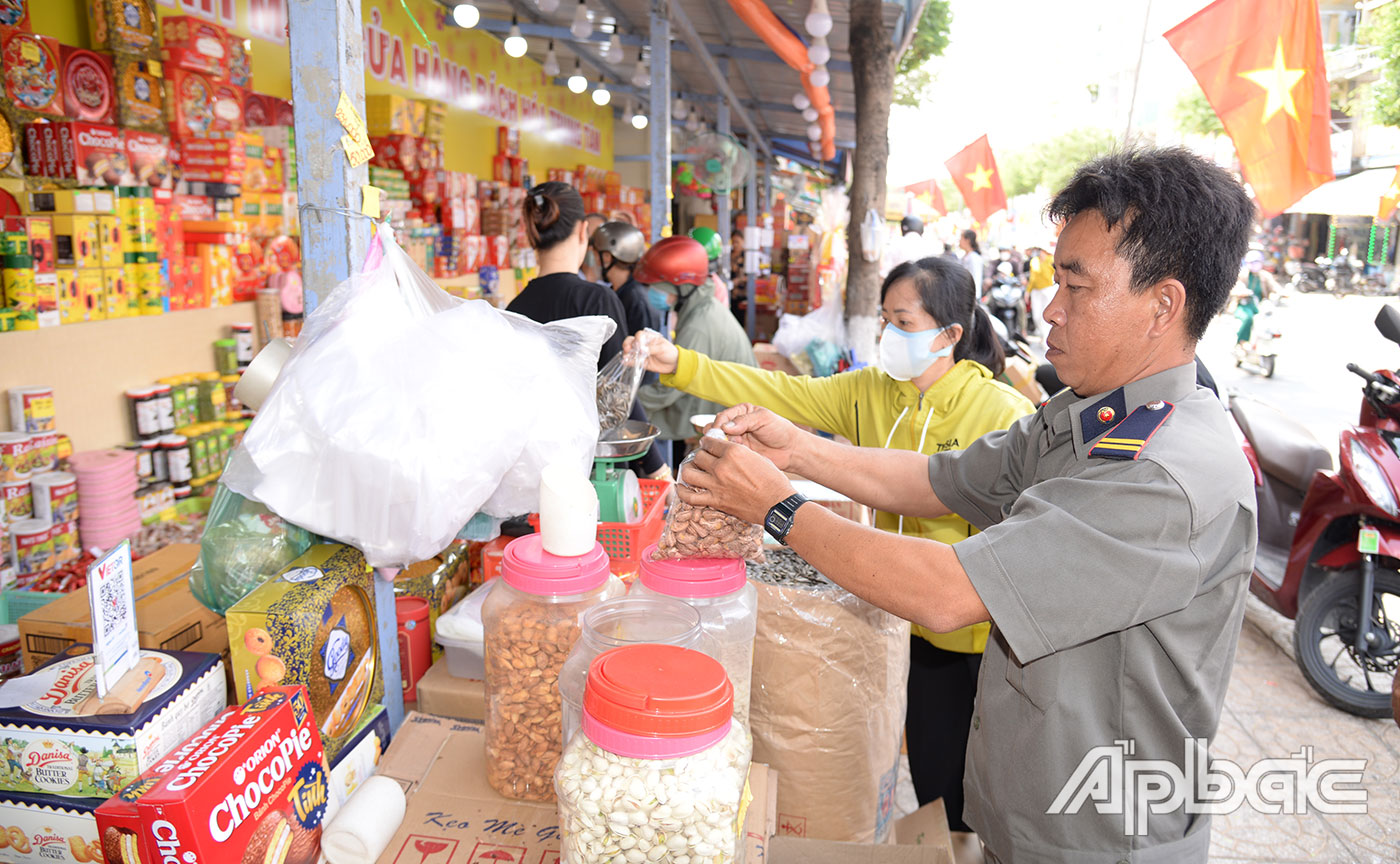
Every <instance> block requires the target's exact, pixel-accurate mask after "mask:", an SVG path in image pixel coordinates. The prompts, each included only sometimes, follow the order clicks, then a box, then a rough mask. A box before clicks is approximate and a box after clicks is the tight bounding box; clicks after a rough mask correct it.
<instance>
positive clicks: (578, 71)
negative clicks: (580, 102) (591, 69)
mask: <svg viewBox="0 0 1400 864" xmlns="http://www.w3.org/2000/svg"><path fill="white" fill-rule="evenodd" d="M587 89H588V79H587V78H585V77H583V66H582V65H580V63H579V61H578V58H577V57H575V58H574V74H572V75H570V76H569V90H570V91H572V92H574V93H583V91H585V90H587Z"/></svg>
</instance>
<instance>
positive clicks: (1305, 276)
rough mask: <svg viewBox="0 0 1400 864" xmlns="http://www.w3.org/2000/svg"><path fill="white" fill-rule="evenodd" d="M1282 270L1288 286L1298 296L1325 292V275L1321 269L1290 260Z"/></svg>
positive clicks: (1304, 262)
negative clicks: (1286, 275)
mask: <svg viewBox="0 0 1400 864" xmlns="http://www.w3.org/2000/svg"><path fill="white" fill-rule="evenodd" d="M1318 260H1319V261H1326V260H1327V259H1326V258H1319V259H1318ZM1283 269H1284V272H1285V273H1287V274H1288V286H1289V287H1290V288H1291V289H1293V290H1294V291H1296V292H1298V293H1300V294H1310V293H1312V292H1313V291H1326V290H1327V274H1326V272H1324V271H1323V269H1322V267H1320V266H1318V265H1317V264H1315V263H1309V262H1307V261H1302V260H1298V259H1290V260H1289V261H1287V262H1286V263H1285V264H1284V265H1283Z"/></svg>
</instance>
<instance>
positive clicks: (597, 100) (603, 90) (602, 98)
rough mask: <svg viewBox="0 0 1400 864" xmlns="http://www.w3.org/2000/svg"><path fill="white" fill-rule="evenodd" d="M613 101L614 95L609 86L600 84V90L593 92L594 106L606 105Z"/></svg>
mask: <svg viewBox="0 0 1400 864" xmlns="http://www.w3.org/2000/svg"><path fill="white" fill-rule="evenodd" d="M611 101H612V93H611V92H609V90H608V85H606V84H599V85H598V89H597V90H594V91H593V104H594V105H606V104H608V103H609V102H611Z"/></svg>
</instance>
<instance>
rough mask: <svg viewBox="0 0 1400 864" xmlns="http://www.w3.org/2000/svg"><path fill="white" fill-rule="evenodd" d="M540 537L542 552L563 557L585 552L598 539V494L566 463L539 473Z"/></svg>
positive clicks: (548, 466)
mask: <svg viewBox="0 0 1400 864" xmlns="http://www.w3.org/2000/svg"><path fill="white" fill-rule="evenodd" d="M540 534H541V535H542V536H541V538H540V540H541V542H542V544H543V545H544V551H546V552H548V553H549V554H551V555H558V556H560V557H563V558H574V557H577V556H579V555H587V554H588V553H589V552H592V551H593V546H594V545H595V544H596V543H597V542H598V493H597V492H595V491H594V490H593V484H592V483H590V482H588V478H587V477H585V476H583V475H581V474H579V472H578V470H577V469H575V468H572V467H570V466H567V465H547V466H545V469H544V470H543V471H541V472H540Z"/></svg>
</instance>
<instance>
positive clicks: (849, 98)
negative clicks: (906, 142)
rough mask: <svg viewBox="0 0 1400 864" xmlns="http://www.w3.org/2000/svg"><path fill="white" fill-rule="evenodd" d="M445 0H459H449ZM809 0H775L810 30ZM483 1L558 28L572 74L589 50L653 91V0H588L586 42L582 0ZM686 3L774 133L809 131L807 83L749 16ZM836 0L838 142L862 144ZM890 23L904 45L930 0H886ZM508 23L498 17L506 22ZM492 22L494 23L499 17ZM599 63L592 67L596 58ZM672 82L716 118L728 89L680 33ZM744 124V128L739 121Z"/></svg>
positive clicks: (620, 81) (618, 84)
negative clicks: (614, 44) (579, 28)
mask: <svg viewBox="0 0 1400 864" xmlns="http://www.w3.org/2000/svg"><path fill="white" fill-rule="evenodd" d="M442 2H443V4H444V5H445V6H450V5H451V0H442ZM808 5H809V4H808V3H806V2H797V3H784V4H770V8H771V9H772V11H773V12H774V13H775V14H776V15H777V16H778V17H779V18H780V19H781V20H782V22H783V23H784V24H785V25H786V26H787V27H788V28H790V29H791V30H792V31H793V32H794V33H797V34H798V35H799V36H801V37H802V38H803V39H804V40H807V37H806V32H805V30H804V28H803V19H804V18H805V17H806V15H807V11H808ZM477 6H478V7H479V8H480V10H481V14H482V18H483V19H494V21H495V22H503V21H509V20H510V17H511V16H512V15H518V16H519V19H520V24H521V29H522V30H523V31H524V32H525V35H526V36H527V37H528V36H532V35H534V34H536V33H538V34H540V35H549V36H553V37H555V49H556V52H557V53H558V56H559V62H560V65H561V67H562V68H563V70H564V73H563V74H564V75H567V74H568V70H569V69H570V68H572V66H573V56H575V54H574V52H577V56H580V57H581V58H582V60H583V64H584V71H585V73H586V74H588V75H589V77H590V78H592V77H593V75H594V73H595V72H597V71H599V70H602V71H603V72H605V73H606V74H607V75H608V77H609V82H610V83H609V87H610V89H612V90H613V92H614V93H617V94H619V95H622V96H624V97H625V96H629V95H630V96H632V97H633V98H636V99H638V100H639V101H640V102H641V103H643V104H644V103H645V102H646V101H647V95H648V94H647V92H646V90H645V89H644V88H642V89H639V88H634V87H632V85H631V84H630V81H631V78H632V72H633V69H634V67H635V65H636V62H637V56H638V51H639V50H640V51H641V52H642V55H643V57H644V58H649V57H650V48H649V46H648V45H647V44H646V43H647V35H648V22H649V17H650V10H651V3H650V0H588V3H587V7H588V9H589V12H590V14H591V17H592V20H593V25H594V28H595V32H594V34H593V36H592V38H591V39H590V40H589V41H588V42H585V43H579V42H578V41H577V40H574V39H573V38H572V37H571V36H569V35H568V27H569V23H570V21H571V19H572V17H573V15H574V13H575V11H576V8H577V4H576V3H575V2H569V0H564V2H560V3H559V4H558V7H557V8H556V9H554V10H553V11H552V12H549V13H544V12H542V11H541V10H540V8H539V5H538V4H537V3H536V2H535V0H480V2H478V3H477ZM681 6H682V8H683V9H684V11H685V14H686V16H687V17H688V18H689V19H690V23H691V24H692V25H693V26H694V28H695V30H696V31H697V33H698V34H699V35H700V37H701V39H702V41H703V42H704V43H705V45H706V46H707V48H708V50H709V53H710V55H711V56H712V57H713V58H714V59H715V61H716V62H717V63H718V64H719V66H720V68H721V69H722V70H725V74H726V77H727V81H728V84H729V86H730V88H731V89H732V90H733V91H734V93H735V94H736V95H737V96H738V97H739V99H740V101H741V102H743V104H744V107H745V109H746V110H748V111H749V112H750V114H751V115H752V116H753V117H754V120H755V123H756V124H757V125H758V127H759V131H760V132H761V133H762V134H763V135H764V136H765V137H766V138H767V139H768V140H770V141H772V140H773V139H776V138H787V139H796V140H799V141H805V140H806V132H807V125H808V122H807V121H806V120H804V119H803V118H802V115H801V113H800V112H799V111H798V110H797V109H796V108H794V107H793V104H792V97H793V95H794V94H796V93H798V92H800V91H801V90H802V82H801V78H800V76H799V75H798V73H797V71H796V70H794V69H792V68H791V67H789V66H788V65H787V64H785V63H784V62H783V61H782V60H780V59H779V58H778V57H777V56H776V55H775V54H774V53H773V51H772V50H771V49H769V48H768V46H767V45H765V44H764V42H763V41H762V40H761V39H760V38H759V37H758V36H757V35H755V34H754V33H753V32H752V31H750V30H749V29H748V27H747V26H746V25H745V24H744V23H743V22H742V21H740V20H739V19H738V18H737V17H736V16H735V15H734V13H733V10H732V9H730V7H729V4H728V2H726V0H681ZM828 6H829V9H830V12H831V16H832V19H833V22H834V24H835V26H834V27H833V28H832V32H831V35H830V36H829V37H827V42H828V45H829V46H830V48H831V60H830V61H829V62H828V63H827V68H828V70H829V71H830V72H831V83H830V85H829V86H828V89H829V92H830V95H831V102H832V106H833V107H834V108H835V110H836V143H837V147H838V148H840V149H852V148H853V147H854V146H855V145H854V139H855V82H854V78H853V76H852V74H851V62H850V61H851V57H850V4H849V2H848V0H829V2H828ZM883 8H884V12H883V14H884V18H885V25H886V26H887V27H888V28H890V32H891V34H892V36H893V38H894V41H895V42H896V45H897V46H902V45H903V44H904V42H905V36H906V34H907V31H908V28H909V27H910V26H912V17H913V15H914V14H916V13H917V12H918V11H919V10H920V9H921V8H922V0H895V2H886V3H884V4H883ZM501 26H502V25H501V24H499V23H497V24H496V25H495V27H496V28H499V27H501ZM613 28H617V30H618V31H619V34H620V37H621V42H622V45H623V48H624V58H623V60H622V61H621V62H619V63H610V62H608V61H607V60H606V58H605V56H604V54H605V49H606V48H607V43H608V39H609V38H610V34H611V33H612V30H613ZM487 29H491V27H490V25H488V26H487ZM546 48H547V42H546V40H544V39H537V38H531V39H530V49H529V55H528V56H530V57H532V58H533V59H535V60H536V61H538V62H543V60H544V56H545V51H546ZM590 67H591V68H590ZM671 68H672V86H673V88H674V89H675V90H676V91H678V92H680V93H681V94H682V95H683V96H684V97H685V98H686V99H688V100H689V101H691V102H692V103H693V104H697V105H699V106H700V108H701V110H702V112H703V113H704V114H705V115H706V116H707V117H708V118H709V120H710V121H711V122H712V123H713V121H714V118H715V107H714V106H715V104H716V103H717V102H718V100H719V98H720V97H719V90H718V88H717V87H716V86H715V83H714V81H712V80H711V79H710V76H709V75H708V73H707V72H706V70H705V67H704V65H703V62H702V60H701V59H700V58H699V57H697V56H695V54H694V53H692V52H691V51H690V48H689V46H687V45H686V44H685V42H684V41H681V40H679V39H677V40H675V41H673V43H672V52H671ZM735 131H736V133H739V132H742V131H743V130H741V129H739V128H738V126H737V124H736V127H735Z"/></svg>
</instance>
